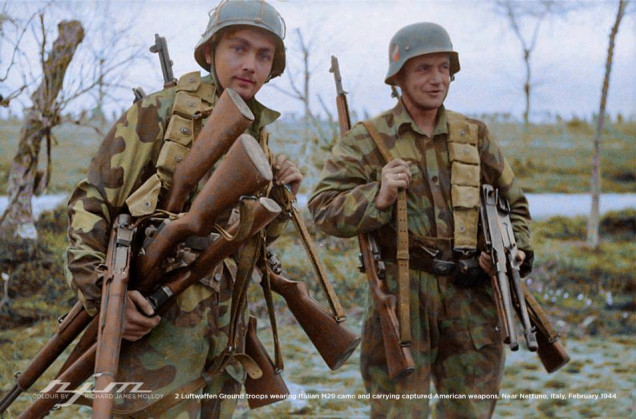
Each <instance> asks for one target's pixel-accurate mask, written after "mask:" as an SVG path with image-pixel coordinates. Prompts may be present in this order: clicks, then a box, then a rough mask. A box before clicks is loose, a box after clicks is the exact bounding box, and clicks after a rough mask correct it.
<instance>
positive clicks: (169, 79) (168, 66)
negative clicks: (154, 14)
mask: <svg viewBox="0 0 636 419" xmlns="http://www.w3.org/2000/svg"><path fill="white" fill-rule="evenodd" d="M150 52H152V53H158V54H159V62H160V63H161V72H162V73H163V87H164V88H168V87H172V86H176V85H177V79H175V78H174V75H173V74H172V60H171V59H170V54H169V53H168V43H167V42H166V38H164V37H163V36H159V34H157V33H156V34H155V43H154V44H153V45H151V46H150Z"/></svg>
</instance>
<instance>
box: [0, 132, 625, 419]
mask: <svg viewBox="0 0 636 419" xmlns="http://www.w3.org/2000/svg"><path fill="white" fill-rule="evenodd" d="M489 126H491V128H492V130H493V131H494V132H495V135H496V136H497V138H499V139H500V141H501V143H502V145H503V147H504V149H505V153H506V154H507V155H508V157H509V159H510V161H511V162H512V165H513V167H514V169H515V170H516V171H517V173H518V175H519V177H520V179H521V182H522V184H523V185H524V188H525V189H526V190H529V191H533V192H586V191H587V189H588V187H589V186H588V185H589V172H590V168H591V139H592V137H593V130H592V128H590V127H589V126H588V125H587V124H585V123H584V122H580V121H579V122H576V121H570V122H561V123H555V124H552V125H546V126H533V127H532V128H531V129H530V131H529V132H527V133H523V132H522V130H521V128H520V127H519V126H518V125H516V124H511V123H506V122H496V121H489ZM18 132H19V125H18V124H11V123H9V124H4V123H3V124H2V125H0V149H1V150H2V153H0V187H1V188H4V187H5V182H6V174H7V173H8V168H9V164H10V162H11V158H12V156H13V153H14V152H15V147H16V146H17V143H16V138H17V134H18ZM285 132H292V131H291V130H290V127H289V126H286V125H285V124H280V125H278V126H277V127H275V130H274V134H277V135H278V139H273V143H272V147H273V149H274V151H279V150H286V151H290V150H291V151H293V152H294V153H292V154H300V153H302V152H303V150H302V147H301V146H299V145H298V142H297V141H296V142H295V144H296V145H297V147H296V148H293V147H289V142H290V141H291V140H290V139H289V138H286V136H285ZM55 135H56V137H57V140H58V145H57V146H56V147H55V149H54V150H53V162H54V164H55V168H54V170H53V178H52V185H51V191H53V192H67V191H70V189H71V188H72V186H73V185H74V184H75V183H76V182H77V181H78V180H79V178H80V177H81V176H82V175H83V174H84V173H85V170H86V166H87V165H88V162H89V161H90V158H91V153H93V152H94V151H95V150H96V148H97V145H98V143H99V139H98V138H97V137H96V136H95V133H94V131H93V130H92V129H90V128H82V127H76V126H63V127H60V128H58V129H56V130H55ZM294 136H295V135H291V134H290V137H294ZM635 137H636V124H635V123H633V122H632V123H623V124H612V125H610V126H609V127H608V130H607V133H606V138H604V143H603V167H604V171H603V173H604V177H603V190H604V191H613V192H634V191H636V187H635V185H636V182H635V181H634V179H635V175H636V174H635V169H634V165H633V144H634V138H635ZM274 138H276V137H274ZM301 145H302V144H301ZM316 159H317V160H318V161H319V160H320V156H318V157H316ZM305 164H306V165H309V164H311V163H309V162H306V163H305ZM312 182H315V179H313V178H312V177H309V179H307V182H305V186H304V187H303V188H304V190H303V191H304V192H308V191H309V190H310V189H311V186H312V185H313V183H312ZM305 215H307V214H305ZM65 220H66V217H65V215H64V210H63V209H58V210H56V211H55V212H54V213H48V214H44V215H43V216H42V217H40V219H39V221H38V223H37V227H38V231H39V235H40V239H41V240H40V243H39V244H38V247H37V249H36V252H35V256H34V257H33V258H32V259H31V260H28V261H26V262H25V261H20V260H19V259H20V258H19V255H18V257H16V258H15V260H9V261H6V260H5V261H0V272H1V273H7V274H8V275H9V277H10V280H9V295H10V297H11V298H12V303H11V305H10V306H9V308H8V309H7V307H6V306H5V307H4V308H3V309H2V310H0V394H2V393H4V392H5V391H7V390H8V389H9V388H10V387H11V385H12V384H13V382H14V381H13V375H14V374H15V372H16V371H20V370H23V369H24V368H25V367H26V365H28V362H29V360H30V359H31V358H32V357H33V356H34V355H35V354H36V353H37V351H38V350H39V348H41V347H42V345H43V344H44V343H45V342H46V341H47V340H48V338H49V337H50V336H51V334H52V331H53V330H54V328H55V318H57V317H58V316H59V315H62V314H64V313H65V312H66V310H68V308H69V307H70V306H71V305H72V304H73V303H74V301H75V297H74V296H73V294H72V292H71V291H70V290H69V288H68V286H67V285H66V284H65V280H64V276H63V264H64V261H63V252H64V248H65V246H66V238H65V231H66V225H65V222H66V221H65ZM309 228H310V231H311V233H312V234H313V235H314V236H315V237H316V243H317V247H318V251H319V254H320V257H321V259H322V261H323V263H324V265H325V268H326V270H327V273H328V276H329V277H330V278H331V279H332V281H333V283H334V286H335V288H336V292H337V294H338V296H339V297H340V300H341V302H342V304H343V306H344V307H345V309H346V310H347V312H348V320H347V325H348V327H350V328H351V329H353V330H355V331H356V332H359V329H360V319H361V313H362V311H361V308H360V307H361V306H362V305H363V295H364V293H365V285H363V284H364V279H363V277H362V275H361V274H360V273H359V272H358V270H357V250H356V247H357V243H356V242H355V241H353V240H342V239H336V238H333V237H327V236H324V235H323V234H320V233H318V232H316V231H315V229H314V228H313V226H312V225H311V223H309ZM532 231H533V234H534V245H535V248H536V265H535V271H534V273H533V274H532V277H531V280H530V281H528V282H527V283H528V286H529V287H530V289H531V290H532V291H533V294H534V295H535V297H536V298H537V299H538V300H539V302H540V303H541V305H542V306H543V307H544V309H545V310H546V311H547V312H548V314H549V316H550V317H551V319H552V322H553V324H554V326H555V327H556V328H557V329H558V330H559V331H560V332H561V334H562V341H563V343H564V345H565V347H566V349H567V351H568V352H569V354H570V355H571V357H572V361H571V362H570V364H568V365H567V366H566V367H564V368H563V369H561V370H559V371H558V372H556V373H554V374H551V375H548V374H546V373H545V372H544V371H543V369H542V366H541V364H540V362H539V360H538V359H537V357H536V356H535V355H533V354H530V353H529V352H527V351H525V350H524V349H522V350H520V351H518V352H515V353H509V354H508V355H509V356H508V358H507V363H506V370H505V376H504V381H503V387H502V391H501V394H502V399H501V400H500V401H499V402H498V406H497V409H496V411H495V417H501V418H504V417H554V416H556V417H633V415H634V411H633V409H634V400H633V390H634V388H635V384H636V383H635V381H636V379H635V376H634V374H633V371H634V370H635V368H636V361H635V359H634V351H633V348H634V344H636V339H635V338H634V337H633V336H635V335H636V333H635V332H636V328H635V325H636V322H635V320H636V314H635V313H636V312H635V302H634V295H636V292H635V291H636V278H635V274H634V269H633V255H634V254H636V241H635V240H634V239H635V238H636V210H627V211H621V212H619V213H610V214H607V215H605V216H604V217H603V220H602V226H601V238H602V245H601V247H600V249H599V250H598V251H594V252H593V251H590V250H589V249H587V248H586V247H585V246H584V240H585V219H584V218H582V217H578V218H564V217H556V218H552V219H549V220H545V221H535V222H533V225H532ZM17 250H18V251H19V250H20V249H17ZM273 250H274V251H275V252H276V253H277V254H278V256H279V258H280V259H281V261H282V263H283V265H284V269H285V274H286V276H288V277H289V278H290V279H295V280H304V281H306V282H308V283H310V288H311V292H312V294H313V295H314V296H315V298H316V299H317V300H319V301H320V302H322V303H323V304H324V297H323V296H322V292H321V291H320V287H319V285H318V284H317V282H316V281H315V280H314V277H313V274H312V272H311V269H310V267H309V266H307V257H306V255H305V253H304V250H303V249H302V246H301V243H300V241H299V239H298V236H297V235H296V234H295V233H293V232H291V231H288V232H287V233H286V234H285V235H284V236H283V237H281V239H279V241H277V242H276V243H275V245H274V246H273ZM276 305H277V310H278V311H279V313H280V315H281V317H280V324H281V326H280V329H281V341H282V344H283V348H284V355H285V363H286V369H285V372H284V377H285V379H286V381H287V384H288V387H289V388H290V393H291V395H292V398H291V399H290V400H287V401H283V402H279V403H276V404H273V405H270V406H267V407H264V408H261V409H258V410H248V408H247V404H246V402H245V400H241V401H240V402H239V408H238V410H237V412H236V415H235V416H236V417H241V418H243V417H245V418H251V417H256V418H268V417H288V416H292V415H303V416H312V417H365V416H367V415H368V406H367V403H366V401H365V400H364V399H363V395H364V394H365V392H364V389H363V386H362V381H361V379H360V376H359V372H358V368H359V351H356V352H355V353H354V355H353V356H352V358H351V359H350V360H349V361H348V362H347V363H346V364H345V365H344V366H343V367H342V368H341V369H339V370H338V371H329V370H328V368H327V367H326V365H325V364H324V362H323V361H322V359H321V358H320V357H319V355H318V353H317V352H316V351H315V350H314V349H313V347H312V344H311V343H310V342H309V340H308V339H307V337H306V336H305V335H304V333H303V332H302V330H301V329H300V328H299V327H298V325H297V324H296V323H295V320H293V319H292V318H291V316H290V315H289V314H288V313H287V310H286V308H285V307H284V305H283V302H282V300H280V299H278V298H277V299H276ZM252 310H253V311H254V312H256V313H258V314H259V318H260V322H259V324H260V325H261V327H262V330H261V331H259V334H260V335H261V339H262V340H263V341H264V342H265V343H266V345H267V346H268V348H271V336H270V335H269V332H268V331H267V330H265V325H266V324H267V320H266V316H265V315H264V306H263V303H262V300H261V298H260V297H259V295H258V294H257V293H255V290H252ZM59 365H60V361H58V363H57V364H56V365H55V367H54V368H51V371H49V372H47V374H46V375H45V376H44V377H42V379H41V380H40V381H39V382H38V384H37V385H36V386H34V388H33V389H32V390H30V391H29V392H26V393H25V394H24V395H22V396H21V397H20V398H19V399H18V400H17V401H16V402H15V403H14V405H13V406H11V409H10V410H9V412H8V414H7V415H6V417H8V418H11V417H15V416H17V414H18V413H19V412H21V411H22V410H23V409H24V408H25V407H26V406H27V405H28V404H29V403H30V402H32V401H33V399H34V395H37V392H38V391H39V390H40V389H41V388H43V387H44V386H45V385H46V383H48V381H49V380H51V379H52V378H53V375H54V372H55V370H56V368H57V367H58V366H59ZM431 392H434V390H433V389H431ZM331 393H333V394H334V395H335V398H334V399H331V398H327V397H328V396H323V395H326V394H331ZM303 394H304V395H305V396H302V395H303ZM528 394H533V395H535V396H536V397H528V396H527V395H528ZM338 395H341V396H342V397H348V398H346V399H343V398H338ZM504 395H508V396H510V397H507V398H504V397H503V396H504ZM570 395H574V396H570ZM577 395H578V396H594V395H598V397H599V398H598V399H592V400H589V399H584V398H577V397H578V396H577ZM313 396H316V397H317V398H309V397H313ZM562 396H563V398H561V397H562ZM349 397H351V398H349ZM544 397H545V398H544ZM603 397H604V398H603ZM78 416H81V417H88V416H90V413H89V411H88V410H86V409H85V408H78V407H71V408H64V409H61V410H59V411H56V412H54V413H53V414H52V415H51V417H56V418H76V417H78Z"/></svg>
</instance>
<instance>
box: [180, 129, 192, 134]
mask: <svg viewBox="0 0 636 419" xmlns="http://www.w3.org/2000/svg"><path fill="white" fill-rule="evenodd" d="M181 134H183V135H190V130H189V129H188V128H181Z"/></svg>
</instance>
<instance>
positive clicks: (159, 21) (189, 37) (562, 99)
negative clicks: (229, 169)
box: [0, 0, 636, 120]
mask: <svg viewBox="0 0 636 419" xmlns="http://www.w3.org/2000/svg"><path fill="white" fill-rule="evenodd" d="M10 2H16V0H10ZM23 3H24V2H23ZM63 3H65V4H66V5H68V4H69V3H71V2H63ZM98 3H100V4H101V3H103V2H98V1H95V0H93V1H81V2H72V4H73V5H74V6H73V7H72V8H71V10H69V11H66V12H64V13H66V14H68V15H69V17H71V16H70V15H71V14H72V10H73V9H75V10H81V9H82V8H87V7H88V8H90V7H95V6H96V5H98ZM113 3H115V4H114V5H112V6H114V7H110V8H109V11H108V12H107V14H108V15H109V16H108V17H109V18H110V19H112V22H113V25H117V22H122V21H124V20H128V19H129V18H135V21H136V22H137V25H136V26H135V28H134V31H133V32H132V35H131V42H132V41H140V42H145V43H146V44H147V45H150V44H151V43H152V42H153V41H154V34H155V33H159V34H160V35H162V36H164V37H166V39H167V41H168V45H169V49H170V55H171V58H172V60H173V61H174V72H175V75H180V74H183V73H186V72H188V71H192V70H196V69H197V68H198V67H197V64H196V63H195V61H194V58H193V56H192V51H193V47H194V45H195V44H196V42H197V41H198V40H199V38H200V36H201V34H202V33H203V31H204V30H205V26H206V24H207V21H208V15H207V13H208V11H209V10H210V9H211V8H212V7H214V6H215V4H216V1H214V0H213V1H209V0H208V1H152V2H130V1H127V2H113ZM270 3H271V4H272V5H274V7H276V8H277V9H278V10H279V12H280V13H281V15H282V16H283V18H284V19H285V20H286V22H287V38H286V45H287V53H288V63H289V66H288V71H287V72H286V74H284V75H283V76H282V77H281V78H277V79H275V80H273V81H272V82H270V84H275V85H276V86H279V87H280V88H285V89H286V88H288V87H289V80H288V74H287V73H290V74H298V73H297V71H299V70H300V54H299V50H298V48H297V44H296V42H297V37H296V29H298V28H300V29H301V31H302V33H303V36H304V37H305V39H306V41H307V42H310V43H311V45H312V47H313V49H312V55H311V64H312V68H313V77H312V91H313V93H314V94H320V95H321V96H322V97H323V99H324V100H325V102H326V103H327V105H329V106H332V107H333V109H334V111H335V104H334V95H335V92H334V85H333V76H332V74H331V73H329V71H328V70H329V66H330V56H331V55H336V56H338V58H339V60H340V67H341V71H342V75H343V78H344V88H345V90H347V91H348V92H349V93H350V95H349V101H350V106H351V108H353V109H355V110H357V111H359V112H363V111H366V112H368V113H370V114H376V113H378V112H381V111H383V110H385V109H387V108H389V107H391V106H393V104H394V100H393V99H392V98H391V97H390V90H389V88H388V87H387V86H386V85H385V84H384V83H383V80H384V76H385V74H386V70H387V63H388V57H387V50H388V43H389V40H390V39H391V37H392V35H393V34H394V33H395V32H396V31H397V30H398V29H400V28H401V27H403V26H405V25H407V24H411V23H415V22H419V21H433V22H437V23H439V24H441V25H442V26H444V27H445V28H446V29H447V30H448V32H449V33H450V36H451V38H452V40H453V44H454V47H455V50H456V51H458V53H459V57H460V62H461V67H462V70H461V72H460V73H458V75H457V77H456V80H455V82H454V83H453V84H452V85H451V90H450V94H449V97H448V99H447V102H446V103H447V107H448V108H450V109H453V110H456V111H460V112H466V113H469V114H473V115H478V114H482V113H493V112H500V113H511V114H513V115H514V116H516V117H520V116H521V113H522V111H523V104H524V100H523V93H522V83H523V77H524V67H523V60H522V53H521V48H520V45H519V41H518V40H517V39H516V38H515V37H514V35H513V34H512V32H511V31H510V30H509V27H508V23H507V21H506V20H505V19H504V18H503V17H501V16H498V15H496V14H495V13H494V12H493V9H492V4H491V3H490V2H487V1H471V0H444V1H442V0H436V1H388V0H384V1H352V0H347V1H330V0H329V1H324V0H320V1H318V0H288V1H282V0H273V1H271V2H270ZM586 3H587V4H588V5H589V7H588V8H586V9H585V10H580V11H577V12H573V13H571V14H569V15H568V16H567V18H560V17H555V18H552V19H550V20H547V21H545V22H544V23H543V25H542V27H541V30H540V33H539V38H538V43H537V47H536V50H535V51H534V54H533V58H532V68H533V80H534V93H533V99H532V100H533V103H532V108H533V116H534V118H535V120H538V119H541V118H542V117H543V116H545V115H546V114H548V113H550V114H557V113H558V114H560V115H562V116H564V117H568V118H569V117H571V116H573V115H576V116H579V117H585V118H589V117H590V116H591V115H592V114H593V113H594V112H597V111H598V106H599V105H598V103H599V99H600V90H601V83H602V78H603V74H604V66H605V59H606V53H607V46H608V36H609V31H610V28H611V25H612V24H613V22H614V18H615V15H616V9H617V3H618V2H617V1H614V0H612V1H588V2H586ZM37 4H40V3H38V2H28V6H29V7H31V8H32V7H35V5H37ZM118 16H119V17H118ZM635 18H636V16H635V15H634V14H631V15H629V16H626V18H625V19H624V20H623V23H622V26H621V28H620V32H619V35H618V38H617V47H616V50H615V55H614V67H613V69H612V79H611V89H610V96H609V101H608V111H609V112H610V113H611V114H616V113H618V112H620V113H622V114H623V115H624V116H631V117H632V118H636V99H635V98H636V72H635V71H634V68H636V53H635V49H636V29H635V28H636V26H635V20H636V19H635ZM2 53H3V54H5V53H6V48H4V49H3V51H2ZM147 54H148V55H149V57H150V59H149V61H148V62H147V63H146V64H143V63H142V64H141V65H139V66H137V67H133V68H130V69H129V70H128V71H127V73H128V80H127V82H128V83H129V84H130V86H131V87H134V86H141V87H143V88H144V90H145V91H146V92H151V91H153V90H157V88H159V87H160V86H161V85H162V79H161V70H160V68H159V64H158V59H157V58H156V56H155V55H153V54H150V53H149V52H148V53H147ZM3 61H5V62H6V59H5V56H4V55H3ZM83 65H86V63H84V64H83ZM0 68H2V67H0ZM1 89H2V91H0V94H1V93H3V91H5V88H1ZM5 94H6V92H5ZM257 97H258V98H259V99H260V100H261V101H262V102H263V103H265V104H266V105H268V106H270V107H272V108H275V109H277V110H279V111H281V112H283V113H290V112H297V113H300V112H301V106H300V103H298V102H295V101H294V100H292V99H289V98H288V97H286V96H285V95H283V94H282V93H280V92H279V91H277V90H276V89H273V88H272V87H270V86H266V87H264V88H263V90H262V91H261V92H260V93H259V94H258V96H257ZM131 98H132V94H131V93H130V94H127V93H124V95H123V99H122V102H121V103H120V105H119V106H118V108H124V107H126V106H127V105H128V104H129V100H130V99H131ZM312 100H313V104H314V107H315V109H316V110H319V109H320V106H319V104H318V101H317V100H316V99H315V98H312Z"/></svg>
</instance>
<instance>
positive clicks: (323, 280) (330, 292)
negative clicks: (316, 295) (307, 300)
mask: <svg viewBox="0 0 636 419" xmlns="http://www.w3.org/2000/svg"><path fill="white" fill-rule="evenodd" d="M291 216H292V220H293V222H294V225H295V226H296V229H297V230H298V233H299V234H300V239H301V241H302V242H303V246H304V247H305V250H306V251H307V255H309V260H310V261H311V264H312V266H313V267H314V270H315V271H316V274H317V275H318V279H320V285H322V289H323V290H324V291H325V294H326V295H327V301H328V302H329V306H330V307H331V311H332V312H333V314H334V316H335V318H336V321H337V322H342V321H344V320H345V318H346V316H345V313H344V309H343V308H342V305H340V300H339V299H338V296H337V295H336V292H335V291H334V289H333V286H332V285H331V282H329V280H328V279H327V274H326V273H325V271H324V269H323V267H322V265H321V264H320V261H319V259H318V255H317V254H316V249H314V246H313V243H312V241H311V238H310V236H309V231H307V226H306V225H305V222H304V221H303V219H302V217H301V215H300V214H299V213H298V210H297V209H296V207H294V206H293V205H292V206H291Z"/></svg>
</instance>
